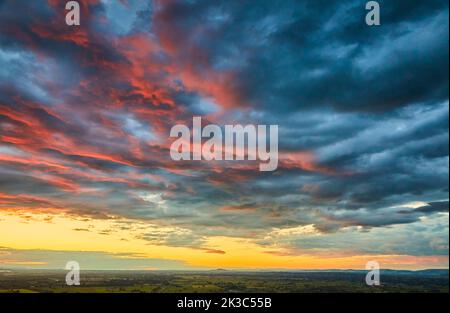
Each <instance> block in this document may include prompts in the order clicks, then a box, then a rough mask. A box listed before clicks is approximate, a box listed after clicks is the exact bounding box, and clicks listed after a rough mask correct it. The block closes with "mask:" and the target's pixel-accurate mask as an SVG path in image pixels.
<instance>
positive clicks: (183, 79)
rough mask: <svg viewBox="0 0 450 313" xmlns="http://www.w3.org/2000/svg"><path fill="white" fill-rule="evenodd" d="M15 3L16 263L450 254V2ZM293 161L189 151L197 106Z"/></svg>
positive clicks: (12, 259) (3, 201)
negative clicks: (263, 134) (176, 138)
mask: <svg viewBox="0 0 450 313" xmlns="http://www.w3.org/2000/svg"><path fill="white" fill-rule="evenodd" d="M79 2H80V5H81V25H80V26H68V25H66V23H65V15H66V13H67V11H66V10H65V4H66V1H62V0H47V1H45V0H36V1H29V0H0V269H1V268H59V269H62V268H64V266H65V264H66V263H67V262H68V261H72V260H74V261H78V262H79V263H80V266H81V268H82V269H149V270H164V269H168V270H180V269H183V270H184V269H188V270H190V269H195V270H197V269H216V268H224V269H286V270H287V269H289V270H295V269H349V268H351V269H365V264H366V262H367V261H371V260H374V261H378V262H379V263H380V265H381V266H382V268H392V269H423V268H448V266H449V202H448V198H449V190H448V187H449V150H448V142H449V96H448V77H449V72H448V66H449V64H448V52H449V51H448V36H449V26H448V25H449V11H448V6H449V3H448V1H447V0H429V1H413V0H386V1H379V2H380V5H381V14H382V15H381V22H382V24H381V25H380V26H375V27H369V26H367V25H366V23H365V15H366V13H367V11H366V9H365V3H366V1H361V0H340V1H324V0H323V1H322V0H303V1H290V0H279V1H277V0H267V1H266V0H253V1H250V0H243V1H233V0H215V1H206V0H184V1H182V0H153V1H141V0H117V1H116V0H84V1H79ZM194 116H201V117H202V120H203V121H204V122H205V123H214V124H217V125H226V124H242V125H247V124H252V125H278V126H279V151H280V152H279V165H278V169H277V170H276V171H274V172H261V171H259V169H258V168H259V162H254V161H181V162H176V161H173V160H172V159H171V158H170V153H169V152H170V151H169V149H170V145H171V143H172V142H173V138H170V137H169V133H170V129H171V128H172V127H173V126H174V125H176V124H185V125H188V126H189V127H191V126H192V118H193V117H194Z"/></svg>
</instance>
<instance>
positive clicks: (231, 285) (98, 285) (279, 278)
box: [0, 270, 449, 293]
mask: <svg viewBox="0 0 450 313" xmlns="http://www.w3.org/2000/svg"><path fill="white" fill-rule="evenodd" d="M65 275H66V272H64V271H50V270H48V271H45V270H39V271H37V270H20V271H17V270H3V271H0V292H14V293H29V292H39V293H42V292H44V293H106V292H108V293H185V292H189V293H192V292H194V293H197V292H198V293H237V292H250V293H258V292H259V293H266V292H276V293H289V292H295V293H305V292H314V293H316V292H317V293H324V292H345V293H354V292H358V293H359V292H361V293H367V292H379V293H380V292H433V293H448V292H449V280H448V270H430V271H420V272H409V271H384V272H382V273H381V286H373V287H369V286H367V285H366V284H365V272H360V271H322V272H312V271H304V272H233V271H206V272H171V271H145V272H143V271H85V272H82V273H81V285H80V286H67V285H66V284H65Z"/></svg>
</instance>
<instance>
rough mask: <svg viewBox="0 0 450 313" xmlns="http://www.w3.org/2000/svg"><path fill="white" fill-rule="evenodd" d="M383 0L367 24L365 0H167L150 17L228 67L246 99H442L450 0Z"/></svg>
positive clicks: (389, 105) (375, 104)
mask: <svg viewBox="0 0 450 313" xmlns="http://www.w3.org/2000/svg"><path fill="white" fill-rule="evenodd" d="M380 4H381V8H382V26H380V27H367V26H366V25H365V23H364V17H365V14H366V11H365V9H364V6H365V1H259V2H258V6H257V7H255V5H254V2H253V1H243V2H242V1H240V2H234V1H219V2H210V1H192V2H185V1H171V2H170V4H169V5H168V6H165V7H164V8H163V9H162V10H163V12H162V13H161V16H162V18H161V21H162V22H161V23H160V24H157V26H160V28H161V29H162V30H161V31H162V32H164V36H165V38H166V40H171V41H173V43H177V44H178V45H179V46H185V47H194V48H198V49H201V51H202V53H203V54H204V55H203V57H206V58H207V59H208V60H209V62H210V63H211V64H212V66H215V67H217V68H231V69H235V70H236V71H237V72H238V74H237V75H236V77H237V81H236V82H235V84H236V89H237V92H239V94H240V96H241V97H242V98H241V99H242V102H243V103H244V104H245V103H251V104H252V105H254V106H255V107H258V108H264V109H265V110H269V111H272V110H273V111H275V112H276V113H279V112H280V110H285V111H286V112H292V111H298V110H302V109H305V108H318V107H320V108H321V109H323V108H324V107H325V106H331V107H333V108H334V109H336V110H339V111H368V112H380V113H381V112H386V111H389V110H392V109H395V108H399V107H404V106H407V105H409V104H411V103H417V102H427V103H434V102H438V101H445V100H446V99H447V98H448V87H447V84H448V44H447V38H448V3H446V1H443V0H437V1H431V2H430V3H427V4H426V5H424V4H423V3H421V2H420V1H381V3H380ZM200 25H201V27H200ZM202 29H206V30H205V31H204V32H201V30H202ZM196 30H198V31H196ZM199 31H200V34H202V35H203V36H198V34H199ZM194 48H192V49H191V50H188V54H189V51H196V50H195V49H194ZM400 55H401V57H399V56H400ZM185 56H186V55H185ZM186 57H189V55H187V56H186ZM198 66H201V63H200V59H199V62H198Z"/></svg>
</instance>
